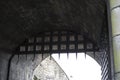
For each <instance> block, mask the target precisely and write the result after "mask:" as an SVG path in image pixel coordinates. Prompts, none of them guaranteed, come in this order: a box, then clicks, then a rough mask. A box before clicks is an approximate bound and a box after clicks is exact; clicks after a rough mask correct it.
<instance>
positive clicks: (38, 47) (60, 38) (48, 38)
mask: <svg viewBox="0 0 120 80" xmlns="http://www.w3.org/2000/svg"><path fill="white" fill-rule="evenodd" d="M81 52H82V53H85V54H87V53H92V56H93V58H95V57H96V61H97V62H99V64H100V65H101V70H102V73H101V75H102V79H101V80H110V61H109V58H110V56H109V54H108V52H106V51H100V48H99V47H98V45H97V44H96V43H94V41H92V40H91V39H90V38H88V36H86V35H83V34H81V33H78V32H73V31H47V32H41V33H39V34H37V35H36V36H33V37H30V38H28V39H26V40H25V41H24V42H23V43H22V44H20V45H19V46H18V48H17V49H16V53H17V55H22V54H26V55H28V54H34V56H35V54H42V55H44V54H45V53H48V54H50V55H52V54H53V53H58V54H59V56H60V54H61V53H67V55H69V53H76V58H77V53H81Z"/></svg>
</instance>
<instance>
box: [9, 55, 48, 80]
mask: <svg viewBox="0 0 120 80" xmlns="http://www.w3.org/2000/svg"><path fill="white" fill-rule="evenodd" d="M46 57H47V56H46ZM41 61H42V57H41V55H36V57H35V59H34V58H33V55H28V56H27V58H26V55H20V56H19V59H18V56H15V57H14V58H13V59H12V63H11V68H10V77H9V80H32V77H33V71H34V69H35V68H36V67H37V66H38V65H39V64H40V63H41Z"/></svg>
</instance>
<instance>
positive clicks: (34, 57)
mask: <svg viewBox="0 0 120 80" xmlns="http://www.w3.org/2000/svg"><path fill="white" fill-rule="evenodd" d="M34 60H35V53H34V56H33V59H32V61H34Z"/></svg>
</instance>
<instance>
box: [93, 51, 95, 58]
mask: <svg viewBox="0 0 120 80" xmlns="http://www.w3.org/2000/svg"><path fill="white" fill-rule="evenodd" d="M93 55H94V59H95V51H94V52H93Z"/></svg>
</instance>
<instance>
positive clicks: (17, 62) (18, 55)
mask: <svg viewBox="0 0 120 80" xmlns="http://www.w3.org/2000/svg"><path fill="white" fill-rule="evenodd" d="M19 58H20V55H19V54H18V60H17V62H16V64H18V62H19Z"/></svg>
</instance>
